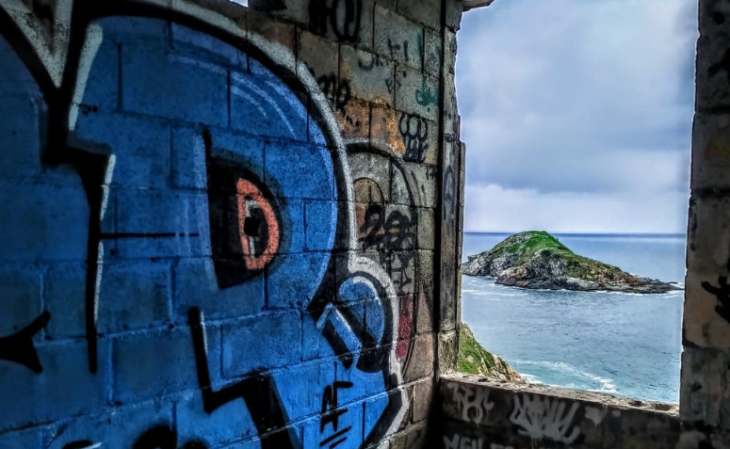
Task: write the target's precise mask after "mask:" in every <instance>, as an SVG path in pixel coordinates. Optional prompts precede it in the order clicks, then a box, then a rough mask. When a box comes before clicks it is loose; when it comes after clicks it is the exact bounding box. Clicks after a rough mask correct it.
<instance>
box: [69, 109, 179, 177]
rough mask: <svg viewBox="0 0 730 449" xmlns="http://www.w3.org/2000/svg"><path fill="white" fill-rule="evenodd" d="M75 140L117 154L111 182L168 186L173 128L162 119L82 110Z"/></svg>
mask: <svg viewBox="0 0 730 449" xmlns="http://www.w3.org/2000/svg"><path fill="white" fill-rule="evenodd" d="M72 139H73V144H74V145H75V146H77V147H80V148H84V149H89V151H91V152H94V150H95V149H98V148H103V149H104V150H105V151H107V152H108V154H113V155H114V165H113V171H112V173H111V179H110V184H111V185H112V186H136V187H156V188H165V187H167V185H168V184H169V176H170V128H169V126H168V125H167V124H166V123H164V122H161V121H159V120H153V119H140V118H136V117H130V116H126V115H121V114H115V113H111V114H106V113H91V114H88V115H85V114H81V115H80V116H79V118H78V121H77V123H76V130H75V131H74V132H73V134H72Z"/></svg>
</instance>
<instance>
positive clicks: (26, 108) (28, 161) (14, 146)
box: [0, 84, 42, 183]
mask: <svg viewBox="0 0 730 449" xmlns="http://www.w3.org/2000/svg"><path fill="white" fill-rule="evenodd" d="M0 87H1V86H0ZM21 87H22V84H19V85H18V88H21ZM39 103H42V100H38V99H36V98H34V97H31V96H25V95H22V94H20V95H19V94H3V93H2V92H0V116H2V117H4V119H3V120H2V121H0V155H1V156H2V159H3V163H2V164H1V165H0V179H3V180H4V181H6V182H13V183H17V182H22V181H23V180H25V181H26V182H29V181H32V178H33V177H34V176H38V175H40V173H41V148H40V146H41V143H40V136H41V126H40V122H39V116H38V108H39V106H40V105H39Z"/></svg>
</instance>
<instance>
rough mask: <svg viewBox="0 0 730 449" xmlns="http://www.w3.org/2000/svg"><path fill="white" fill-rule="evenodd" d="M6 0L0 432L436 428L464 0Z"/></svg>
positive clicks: (1, 23)
mask: <svg viewBox="0 0 730 449" xmlns="http://www.w3.org/2000/svg"><path fill="white" fill-rule="evenodd" d="M250 4H251V7H250V8H244V7H241V6H239V5H236V4H233V3H230V2H227V1H225V0H204V1H188V0H110V1H104V2H95V1H88V0H57V1H50V0H49V1H46V0H41V1H37V2H25V1H21V0H0V117H3V120H2V121H0V151H1V152H2V153H3V156H4V157H3V162H2V164H0V184H1V185H2V189H0V209H2V216H3V217H4V218H3V220H2V221H1V222H0V248H2V250H1V251H0V279H1V280H2V283H0V293H1V294H2V300H1V301H0V398H2V399H1V400H0V403H1V404H2V405H0V448H3V449H5V448H43V449H51V448H53V449H55V448H58V449H72V448H77V449H78V448H92V447H104V448H136V449H145V448H149V449H152V448H164V449H168V448H178V447H180V448H183V447H184V448H188V449H190V448H210V449H214V448H234V447H235V448H270V449H286V448H310V447H329V448H333V449H334V448H335V447H337V448H340V449H342V448H364V447H388V446H390V447H393V448H401V447H403V448H406V447H407V448H413V449H416V448H420V447H427V446H428V442H429V441H430V440H429V438H430V437H431V436H432V435H429V431H432V430H433V429H435V428H436V426H434V425H430V421H429V420H430V418H431V415H432V407H431V404H432V399H433V395H434V394H435V389H436V381H437V372H438V370H443V371H448V370H449V369H451V368H452V367H453V363H454V357H453V355H454V354H455V345H456V341H457V339H456V334H455V328H456V320H457V317H458V314H457V301H456V299H457V298H458V292H457V289H458V283H457V276H456V273H457V269H456V268H457V264H458V252H459V245H460V242H459V239H460V214H459V211H460V207H461V206H463V200H462V197H463V195H462V194H461V186H462V185H463V180H461V178H460V173H461V165H460V164H461V163H462V162H461V161H462V160H463V148H462V145H461V143H460V141H459V137H458V114H457V112H456V103H455V93H454V85H453V84H454V83H453V75H454V74H453V66H454V61H455V50H456V48H455V32H456V27H457V26H458V18H459V14H460V6H459V5H458V4H457V3H456V1H455V0H453V1H452V0H447V1H441V0H428V1H423V2H410V1H406V0H400V1H394V0H388V1H382V2H381V1H372V0H342V1H337V0H310V1H304V0H279V1H267V0H258V1H254V0H251V2H250Z"/></svg>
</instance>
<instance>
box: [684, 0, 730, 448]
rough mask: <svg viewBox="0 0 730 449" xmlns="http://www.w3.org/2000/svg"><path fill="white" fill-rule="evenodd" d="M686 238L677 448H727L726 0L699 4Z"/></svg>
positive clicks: (729, 69) (729, 152) (729, 5)
mask: <svg viewBox="0 0 730 449" xmlns="http://www.w3.org/2000/svg"><path fill="white" fill-rule="evenodd" d="M699 31H700V38H699V41H698V45H697V66H696V69H697V72H696V81H697V90H696V93H697V99H696V103H695V106H696V114H695V120H694V130H693V138H692V179H691V188H692V197H691V200H690V212H689V226H688V235H687V278H686V282H685V285H686V293H685V309H684V321H683V322H684V329H683V338H684V353H683V355H682V377H681V391H680V411H681V419H682V424H683V429H684V433H683V435H682V442H681V447H682V448H692V449H695V448H703V449H704V448H727V447H730V415H729V414H728V410H730V378H729V377H728V367H730V287H728V285H727V279H728V276H729V275H730V271H729V270H730V262H729V261H730V215H728V210H729V209H728V208H729V207H730V191H729V190H728V188H729V187H730V162H729V161H730V149H729V148H730V147H728V145H729V144H728V142H729V140H728V138H729V137H730V134H729V133H728V127H729V126H730V119H729V117H728V108H729V107H730V64H729V63H728V62H729V61H730V53H729V51H728V39H730V2H728V1H726V0H701V1H700V2H699Z"/></svg>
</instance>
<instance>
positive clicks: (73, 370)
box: [0, 340, 111, 432]
mask: <svg viewBox="0 0 730 449" xmlns="http://www.w3.org/2000/svg"><path fill="white" fill-rule="evenodd" d="M35 347H36V350H37V353H38V359H39V360H40V362H41V365H42V366H43V373H42V374H35V373H32V372H31V371H29V370H28V369H27V368H25V367H24V366H21V365H18V364H15V363H10V362H5V361H3V362H2V363H1V364H0V378H2V379H3V382H2V383H0V396H2V397H3V398H4V400H5V401H7V402H6V403H8V404H13V406H12V407H0V432H4V431H6V430H9V429H13V428H18V427H23V426H29V425H31V424H37V423H41V422H49V421H53V420H56V419H60V418H64V417H70V416H74V415H78V414H82V413H90V412H92V411H95V410H100V409H101V408H102V407H103V406H104V405H105V404H107V399H108V398H107V393H106V391H107V379H108V378H109V377H108V376H110V375H111V373H110V372H109V369H108V368H109V367H108V364H107V362H106V360H108V359H109V346H108V344H107V343H106V342H105V341H104V340H101V341H99V347H98V354H99V360H100V363H99V371H98V372H97V373H95V374H92V373H90V372H89V368H88V367H89V365H88V357H87V350H86V343H85V342H83V341H75V342H63V343H41V344H38V343H37V344H36V345H35ZM50 379H52V381H49V380H50Z"/></svg>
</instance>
